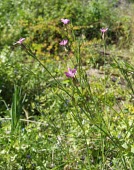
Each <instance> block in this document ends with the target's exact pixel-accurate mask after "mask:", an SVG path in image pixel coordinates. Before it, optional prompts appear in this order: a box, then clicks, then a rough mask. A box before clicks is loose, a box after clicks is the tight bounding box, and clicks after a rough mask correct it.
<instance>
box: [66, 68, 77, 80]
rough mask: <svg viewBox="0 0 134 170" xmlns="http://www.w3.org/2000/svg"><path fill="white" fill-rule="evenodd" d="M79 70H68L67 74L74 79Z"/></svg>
mask: <svg viewBox="0 0 134 170" xmlns="http://www.w3.org/2000/svg"><path fill="white" fill-rule="evenodd" d="M76 72H77V70H76V69H70V68H68V72H65V74H66V76H67V77H70V78H74V77H75V74H76Z"/></svg>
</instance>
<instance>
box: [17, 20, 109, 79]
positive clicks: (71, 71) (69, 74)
mask: <svg viewBox="0 0 134 170" xmlns="http://www.w3.org/2000/svg"><path fill="white" fill-rule="evenodd" d="M61 22H62V23H63V24H64V25H66V24H68V23H69V22H70V20H69V19H63V18H62V19H61ZM107 30H108V28H101V29H100V31H101V32H102V38H103V39H104V34H105V32H106V31H107ZM24 40H25V38H20V39H19V40H18V41H17V42H16V43H14V45H15V44H22V43H23V41H24ZM67 43H68V40H66V39H65V40H62V41H61V42H60V43H59V44H60V45H61V46H66V45H67ZM76 73H77V70H76V69H71V68H68V72H65V75H66V76H67V77H69V78H74V77H75V75H76Z"/></svg>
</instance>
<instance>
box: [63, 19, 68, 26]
mask: <svg viewBox="0 0 134 170" xmlns="http://www.w3.org/2000/svg"><path fill="white" fill-rule="evenodd" d="M61 22H63V24H65V25H66V24H68V23H69V22H70V20H69V19H61Z"/></svg>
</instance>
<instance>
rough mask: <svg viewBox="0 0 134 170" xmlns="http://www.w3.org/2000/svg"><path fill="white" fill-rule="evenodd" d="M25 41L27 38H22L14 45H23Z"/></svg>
mask: <svg viewBox="0 0 134 170" xmlns="http://www.w3.org/2000/svg"><path fill="white" fill-rule="evenodd" d="M24 40H25V38H20V39H19V41H17V42H16V43H14V45H15V44H22V43H23V41H24Z"/></svg>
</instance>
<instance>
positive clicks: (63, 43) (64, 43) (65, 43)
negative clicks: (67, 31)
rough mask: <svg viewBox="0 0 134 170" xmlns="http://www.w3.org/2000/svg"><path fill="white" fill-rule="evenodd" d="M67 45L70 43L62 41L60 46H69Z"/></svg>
mask: <svg viewBox="0 0 134 170" xmlns="http://www.w3.org/2000/svg"><path fill="white" fill-rule="evenodd" d="M67 43H68V40H62V41H61V42H60V43H59V44H60V45H62V46H65V45H67Z"/></svg>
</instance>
